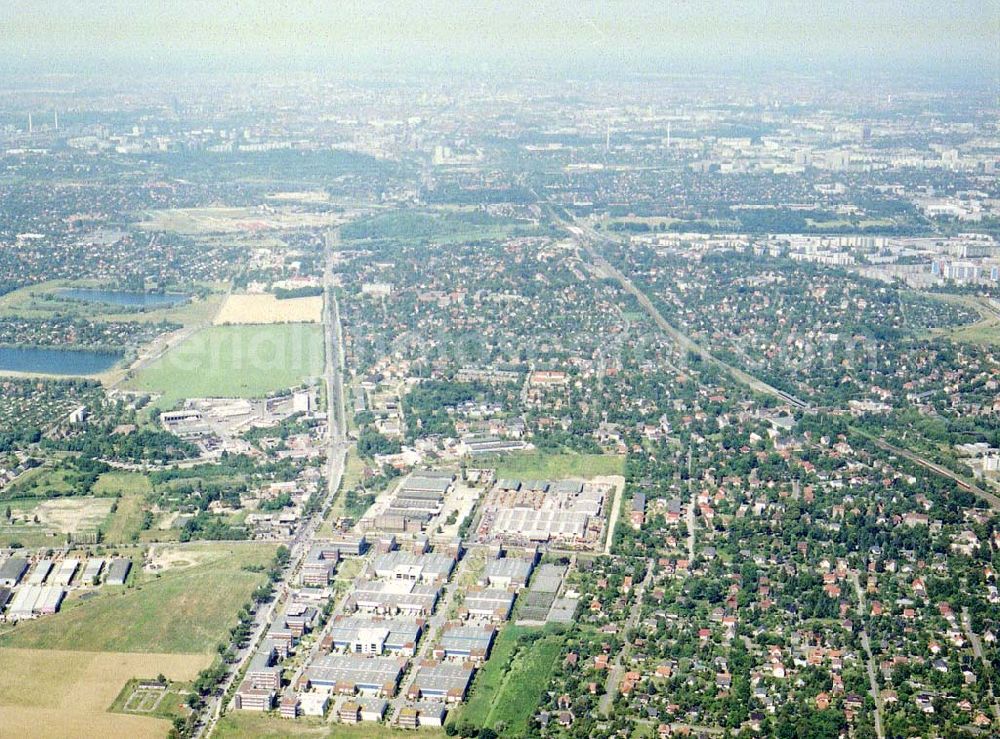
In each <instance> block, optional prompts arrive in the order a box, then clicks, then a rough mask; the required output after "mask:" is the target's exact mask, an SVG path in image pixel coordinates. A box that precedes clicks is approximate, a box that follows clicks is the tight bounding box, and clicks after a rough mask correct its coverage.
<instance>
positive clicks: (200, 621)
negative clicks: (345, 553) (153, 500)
mask: <svg viewBox="0 0 1000 739" xmlns="http://www.w3.org/2000/svg"><path fill="white" fill-rule="evenodd" d="M274 552H275V547H274V546H272V545H267V544H247V545H240V544H230V545H224V546H222V545H217V544H211V545H204V546H202V545H198V546H194V545H192V546H186V547H183V548H182V547H172V548H169V549H162V551H161V553H160V554H159V555H157V556H158V557H159V559H160V562H161V564H162V566H161V567H160V568H159V569H157V570H156V571H154V572H148V571H143V572H141V573H138V575H139V576H138V577H137V580H136V584H135V585H134V587H127V588H125V589H120V588H119V589H114V590H113V589H109V588H102V589H101V590H99V591H97V592H98V595H97V597H93V598H90V599H88V600H71V601H68V602H67V603H66V605H65V606H64V608H63V609H62V610H61V611H60V612H59V613H57V614H55V615H53V616H49V617H47V618H44V619H39V620H37V621H29V622H25V623H21V624H18V625H17V626H15V627H9V628H6V630H5V631H3V632H0V646H12V647H25V648H35V649H79V650H85V651H126V652H155V653H183V654H207V653H210V652H212V650H214V649H215V645H216V644H218V643H219V642H220V641H223V640H224V639H225V638H226V635H227V631H228V629H229V628H230V627H231V626H233V625H234V624H235V623H236V614H237V612H238V611H239V609H240V608H241V607H242V606H243V604H244V603H246V602H247V601H248V600H249V598H250V594H251V593H252V592H253V590H254V589H255V588H256V587H257V586H258V585H261V584H262V583H263V582H264V580H265V575H264V574H263V573H261V572H250V571H248V570H246V569H244V567H245V566H256V565H267V564H268V563H269V562H270V560H271V558H272V557H273V556H274ZM143 674H148V671H144V672H143ZM153 674H154V675H155V674H156V673H155V671H154V672H153ZM119 687H120V686H119Z"/></svg>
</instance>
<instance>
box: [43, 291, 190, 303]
mask: <svg viewBox="0 0 1000 739" xmlns="http://www.w3.org/2000/svg"><path fill="white" fill-rule="evenodd" d="M56 295H58V296H59V297H60V298H69V299H70V300H85V301H86V302H88V303H105V304H107V305H121V306H125V307H128V308H166V307H169V306H171V305H177V304H178V303H183V302H184V301H185V300H187V298H188V296H187V295H180V294H178V293H166V294H163V293H140V292H130V291H128V290H90V289H85V288H75V287H74V288H63V289H62V290H57V291H56Z"/></svg>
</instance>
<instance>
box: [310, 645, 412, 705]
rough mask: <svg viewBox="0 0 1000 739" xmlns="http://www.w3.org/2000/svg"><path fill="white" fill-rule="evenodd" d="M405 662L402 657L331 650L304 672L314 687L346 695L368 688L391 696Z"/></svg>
mask: <svg viewBox="0 0 1000 739" xmlns="http://www.w3.org/2000/svg"><path fill="white" fill-rule="evenodd" d="M406 664H407V662H406V659H405V658H403V657H366V656H363V655H358V654H329V655H326V656H323V657H318V658H316V659H315V660H313V663H312V664H311V665H310V666H309V667H308V668H307V669H306V671H305V676H306V679H307V680H308V681H309V683H310V684H311V685H312V686H313V687H318V688H330V689H331V690H333V691H334V692H337V693H341V694H344V695H354V694H355V693H357V692H365V693H374V694H377V695H380V696H385V697H392V696H393V695H395V693H396V689H397V688H398V687H399V681H400V679H401V678H402V676H403V670H404V669H406Z"/></svg>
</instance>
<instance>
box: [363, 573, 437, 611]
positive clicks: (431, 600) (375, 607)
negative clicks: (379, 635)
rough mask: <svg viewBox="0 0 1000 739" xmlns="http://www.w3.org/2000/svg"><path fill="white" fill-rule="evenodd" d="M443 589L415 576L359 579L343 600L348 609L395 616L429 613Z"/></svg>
mask: <svg viewBox="0 0 1000 739" xmlns="http://www.w3.org/2000/svg"><path fill="white" fill-rule="evenodd" d="M440 595H441V589H440V588H439V587H437V586H436V585H423V584H419V583H417V582H415V581H413V580H394V581H390V582H385V581H382V582H373V581H371V580H364V579H360V580H356V581H355V583H354V590H353V591H352V592H351V593H350V594H349V595H348V596H347V600H346V601H345V603H344V606H345V608H347V609H348V610H359V611H363V612H366V613H375V614H381V615H387V616H392V615H396V614H404V615H407V616H429V615H430V614H431V613H433V611H434V607H435V606H436V605H437V601H438V598H439V597H440Z"/></svg>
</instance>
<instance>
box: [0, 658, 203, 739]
mask: <svg viewBox="0 0 1000 739" xmlns="http://www.w3.org/2000/svg"><path fill="white" fill-rule="evenodd" d="M211 659H212V658H211V657H210V656H208V655H202V654H152V653H147V654H127V653H114V652H100V653H95V652H82V651H57V650H38V649H7V648H4V649H0V674H3V675H7V676H13V675H31V680H30V681H27V680H13V679H5V680H2V681H0V726H2V727H3V733H4V735H9V736H31V737H66V736H128V737H163V736H165V735H166V733H167V731H169V729H170V722H169V721H167V720H166V719H163V718H153V717H147V716H139V715H123V714H119V713H110V712H109V711H108V709H109V707H110V706H111V705H112V704H113V702H114V701H115V697H116V696H117V695H119V693H120V692H121V690H122V687H123V686H124V685H126V684H127V683H128V681H129V680H131V679H133V678H135V677H137V676H145V675H150V674H152V675H157V674H160V673H163V674H164V675H166V676H167V677H168V678H170V679H171V680H180V681H186V680H191V679H193V678H194V677H195V676H196V675H197V674H198V672H199V671H200V670H201V669H203V668H205V667H207V666H208V665H209V664H210V662H211Z"/></svg>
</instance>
